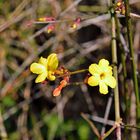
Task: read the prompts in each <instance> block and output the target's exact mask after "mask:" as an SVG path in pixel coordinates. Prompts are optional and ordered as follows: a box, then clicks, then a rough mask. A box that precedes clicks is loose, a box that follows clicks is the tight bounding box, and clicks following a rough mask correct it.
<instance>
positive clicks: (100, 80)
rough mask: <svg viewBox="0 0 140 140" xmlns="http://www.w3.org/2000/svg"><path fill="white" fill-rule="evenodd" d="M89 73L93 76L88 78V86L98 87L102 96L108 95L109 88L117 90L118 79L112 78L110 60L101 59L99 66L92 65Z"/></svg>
mask: <svg viewBox="0 0 140 140" xmlns="http://www.w3.org/2000/svg"><path fill="white" fill-rule="evenodd" d="M89 72H90V73H91V74H92V76H90V77H89V78H88V84H89V85H90V86H98V85H99V91H100V93H102V94H107V93H108V86H109V87H111V88H115V86H116V79H115V78H114V77H113V76H112V67H111V66H109V62H108V60H105V59H101V60H100V61H99V63H98V65H97V64H91V65H90V66H89Z"/></svg>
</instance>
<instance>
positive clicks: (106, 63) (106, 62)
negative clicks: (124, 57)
mask: <svg viewBox="0 0 140 140" xmlns="http://www.w3.org/2000/svg"><path fill="white" fill-rule="evenodd" d="M108 65H109V61H108V60H106V59H101V60H100V61H99V66H100V67H102V66H103V67H107V66H108Z"/></svg>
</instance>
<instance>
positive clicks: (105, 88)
mask: <svg viewBox="0 0 140 140" xmlns="http://www.w3.org/2000/svg"><path fill="white" fill-rule="evenodd" d="M99 91H100V93H101V94H107V93H108V86H107V85H106V84H105V83H104V82H103V81H100V83H99Z"/></svg>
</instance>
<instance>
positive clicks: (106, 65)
mask: <svg viewBox="0 0 140 140" xmlns="http://www.w3.org/2000/svg"><path fill="white" fill-rule="evenodd" d="M99 67H100V68H101V69H102V70H103V71H104V72H105V73H108V74H110V75H112V67H111V66H109V61H108V60H106V59H101V60H100V61H99Z"/></svg>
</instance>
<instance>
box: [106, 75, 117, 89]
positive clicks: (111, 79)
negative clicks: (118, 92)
mask: <svg viewBox="0 0 140 140" xmlns="http://www.w3.org/2000/svg"><path fill="white" fill-rule="evenodd" d="M104 82H105V83H106V84H107V85H108V86H110V87H111V88H115V86H116V79H115V78H114V77H113V76H107V77H106V78H105V80H104Z"/></svg>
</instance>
